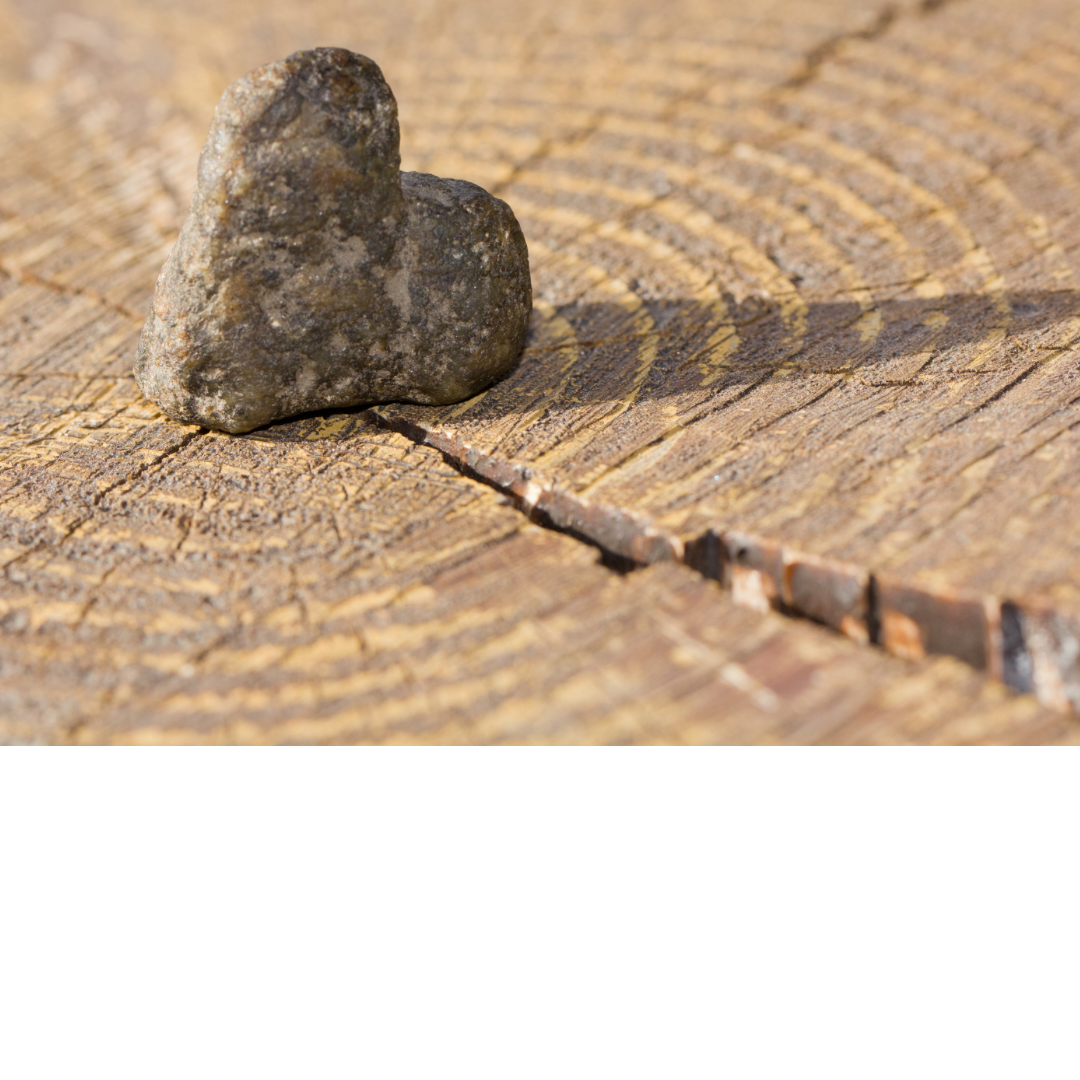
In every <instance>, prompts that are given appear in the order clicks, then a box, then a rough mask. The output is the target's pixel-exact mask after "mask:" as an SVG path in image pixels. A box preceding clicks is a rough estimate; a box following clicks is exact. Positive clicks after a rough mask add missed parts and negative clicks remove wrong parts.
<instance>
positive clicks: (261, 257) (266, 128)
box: [135, 49, 532, 432]
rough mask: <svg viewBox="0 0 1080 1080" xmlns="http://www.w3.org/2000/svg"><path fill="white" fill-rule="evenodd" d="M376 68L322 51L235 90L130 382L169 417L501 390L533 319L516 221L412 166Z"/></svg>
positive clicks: (220, 118)
mask: <svg viewBox="0 0 1080 1080" xmlns="http://www.w3.org/2000/svg"><path fill="white" fill-rule="evenodd" d="M400 160H401V159H400V155H399V152H398V121H397V104H396V102H395V101H394V96H393V94H392V93H391V92H390V88H389V87H388V86H387V85H386V82H385V80H384V79H383V76H382V72H380V70H379V68H378V66H377V65H376V64H375V63H374V62H373V61H371V60H369V59H367V57H364V56H359V55H357V54H355V53H351V52H348V51H347V50H345V49H313V50H311V51H309V52H301V53H295V54H294V55H292V56H290V57H289V58H288V59H286V60H281V61H278V62H277V63H273V64H268V65H267V66H266V67H262V68H258V69H257V70H255V71H253V72H251V73H250V74H248V75H245V76H244V77H243V78H242V79H240V80H239V81H238V82H236V83H234V84H233V85H232V86H231V87H229V89H228V90H227V91H226V92H225V94H224V96H223V97H222V99H221V102H220V103H219V105H218V107H217V111H216V113H215V114H214V121H213V124H212V126H211V128H210V134H209V136H208V137H207V140H206V145H205V147H204V148H203V152H202V156H201V158H200V160H199V174H198V182H197V185H196V189H195V195H194V197H193V199H192V203H191V210H190V212H189V214H188V217H187V220H186V221H185V223H184V227H183V230H182V231H181V233H180V238H179V240H178V241H177V244H176V247H175V248H174V249H173V251H172V253H171V254H170V255H169V258H168V260H167V261H166V263H165V266H164V268H163V269H162V271H161V276H160V277H159V278H158V283H157V291H156V292H155V294H154V302H153V306H152V309H151V312H150V315H149V317H148V319H147V321H146V326H145V327H144V329H143V334H142V339H141V341H140V344H139V354H138V357H137V359H136V362H135V378H136V380H137V382H138V384H139V388H140V389H141V390H142V392H143V393H144V394H145V395H146V396H147V397H148V398H150V399H151V400H153V401H155V402H156V403H157V404H158V405H159V406H160V407H161V408H162V409H163V410H164V411H165V412H166V413H167V414H168V415H169V416H171V417H172V418H173V419H176V420H182V421H185V422H188V423H196V424H202V425H204V426H206V427H211V428H217V429H219V430H222V431H231V432H242V431H250V430H251V429H252V428H256V427H259V426H260V425H263V424H268V423H271V422H272V421H274V420H279V419H282V418H284V417H287V416H294V415H296V414H297V413H302V412H308V411H311V410H318V409H326V408H333V407H343V406H348V405H358V404H364V403H372V402H378V401H411V402H418V403H420V404H430V405H445V404H449V403H451V402H455V401H461V400H463V399H464V398H467V397H469V396H471V395H473V394H475V393H478V392H479V391H480V390H482V389H483V388H484V387H485V386H487V385H488V384H490V383H491V382H493V381H494V380H495V379H497V378H499V377H500V376H501V375H503V374H505V372H506V371H507V370H508V369H509V368H510V367H511V365H512V364H513V363H514V360H515V358H516V357H517V355H518V353H519V352H520V351H521V346H522V343H523V341H524V337H525V330H526V327H527V324H528V320H529V314H530V312H531V309H532V288H531V285H530V282H529V255H528V250H527V248H526V246H525V238H524V237H523V236H522V234H521V228H520V227H519V225H518V223H517V219H516V218H515V217H514V214H513V211H511V209H510V207H509V206H507V205H506V203H504V202H503V201H502V200H500V199H496V198H495V197H494V196H492V195H489V194H488V193H487V192H486V191H484V190H483V188H479V187H477V186H476V185H475V184H470V183H467V182H466V181H464V180H443V179H440V178H439V177H436V176H429V175H427V174H425V173H402V172H401V171H400V168H399V166H400Z"/></svg>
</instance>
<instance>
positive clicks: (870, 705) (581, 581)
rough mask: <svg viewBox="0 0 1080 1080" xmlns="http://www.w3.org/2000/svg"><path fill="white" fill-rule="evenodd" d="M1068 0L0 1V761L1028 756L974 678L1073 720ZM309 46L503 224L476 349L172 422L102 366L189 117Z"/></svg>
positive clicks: (1059, 728) (1042, 729)
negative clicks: (191, 750)
mask: <svg viewBox="0 0 1080 1080" xmlns="http://www.w3.org/2000/svg"><path fill="white" fill-rule="evenodd" d="M3 3H6V6H2V4H3ZM976 9H977V12H978V17H977V18H976V17H974V15H973V12H974V11H975V10H976ZM1078 14H1080V13H1078V12H1077V11H1076V10H1074V7H1073V5H1071V4H1069V3H1067V2H1064V0H1035V2H1034V3H1027V4H1019V3H1005V2H1001V0H985V2H979V3H976V2H975V0H953V2H951V3H950V2H946V3H922V4H920V3H894V4H891V5H890V4H881V5H880V6H878V7H877V8H876V9H875V8H873V7H872V6H870V5H864V4H862V3H854V2H850V3H849V2H842V0H829V2H819V0H809V2H794V0H785V2H777V3H771V4H769V3H763V4H760V5H754V7H753V10H746V5H738V4H733V3H700V4H695V3H686V2H676V3H673V4H666V5H662V6H657V5H655V4H644V3H642V4H633V3H623V4H602V3H583V4H581V5H579V6H578V7H577V8H568V7H565V6H561V5H550V6H548V5H545V4H542V3H541V4H529V5H527V6H517V5H513V4H468V5H452V4H450V3H448V2H443V0H436V2H434V3H427V4H421V3H419V2H416V3H409V2H407V3H403V4H399V5H394V6H393V10H392V11H387V10H386V7H385V6H384V5H374V4H344V3H338V4H331V3H323V2H321V0H315V2H313V3H306V4H304V5H297V4H295V3H288V4H285V3H270V4H263V3H260V4H254V3H250V4H249V3H229V4H218V5H212V4H209V3H206V4H184V5H179V4H177V5H169V4H150V3H130V2H129V3H124V2H120V3H110V4H105V3H102V2H97V0H80V2H78V3H66V4H65V5H64V6H63V8H59V7H52V6H50V5H49V4H38V3H35V4H33V5H31V4H29V3H25V4H23V3H19V2H15V3H12V2H11V0H2V2H0V93H2V95H3V102H4V108H3V110H2V115H0V148H2V150H3V154H2V155H0V350H2V352H0V372H2V382H3V387H4V398H3V401H2V403H0V455H2V460H3V462H4V469H3V474H2V477H0V485H2V493H0V500H2V501H0V545H2V547H3V551H2V552H0V555H2V558H3V561H4V570H3V574H4V577H3V580H2V581H0V606H2V607H3V621H2V624H0V625H2V626H3V634H2V637H0V659H2V660H3V664H4V667H3V670H2V673H0V695H2V696H0V714H2V717H3V719H2V720H0V734H2V735H3V737H5V738H8V739H15V740H35V739H41V740H56V741H65V740H75V741H78V740H84V741H108V740H113V739H121V740H135V741H138V740H146V741H162V740H164V741H170V740H172V741H204V740H209V741H215V740H216V741H289V740H292V741H318V740H350V741H355V740H394V739H409V740H415V739H431V740H436V741H449V740H453V741H500V740H504V741H506V740H509V741H529V740H552V739H562V740H569V741H657V740H659V741H681V740H691V741H700V740H705V741H784V740H787V741H1009V740H1071V739H1072V738H1073V735H1074V732H1075V728H1074V727H1073V725H1074V721H1072V720H1071V719H1068V718H1065V717H1061V718H1056V717H1054V716H1053V715H1052V714H1051V713H1048V712H1046V711H1045V710H1043V709H1041V708H1040V707H1039V706H1038V705H1037V704H1035V702H1034V701H1033V699H1032V698H1030V697H1014V696H1011V695H1009V694H1008V692H1007V691H1005V690H1002V689H998V688H995V687H993V686H992V685H991V683H990V682H988V681H987V676H989V677H990V679H998V680H1004V681H1005V682H1006V683H1008V684H1010V685H1012V686H1013V687H1015V688H1016V689H1019V690H1034V691H1035V692H1036V693H1037V694H1038V696H1039V697H1040V698H1041V699H1042V701H1043V702H1044V703H1045V704H1047V705H1050V706H1054V707H1055V708H1056V709H1058V710H1065V709H1069V708H1071V707H1075V706H1076V705H1077V704H1080V666H1078V665H1080V644H1078V632H1080V590H1078V587H1077V586H1078V584H1080V582H1078V576H1077V573H1076V571H1075V569H1074V567H1075V565H1076V554H1077V553H1076V543H1077V541H1076V540H1074V538H1073V537H1074V529H1073V527H1072V526H1073V522H1074V520H1075V519H1076V516H1077V515H1076V510H1077V508H1078V505H1080V504H1078V499H1080V493H1078V491H1077V482H1076V480H1075V478H1074V477H1075V475H1076V470H1075V468H1074V459H1075V457H1076V454H1077V448H1078V444H1077V438H1078V437H1077V435H1076V431H1075V428H1076V425H1077V424H1080V412H1078V411H1077V410H1078V405H1077V402H1080V386H1078V385H1077V383H1078V378H1080V377H1078V372H1077V354H1076V351H1075V344H1076V341H1077V339H1078V336H1080V289H1078V286H1077V281H1076V278H1075V276H1074V275H1075V272H1076V268H1077V259H1078V258H1080V256H1078V254H1077V242H1078V240H1080V220H1078V211H1080V201H1078V198H1077V196H1078V194H1080V179H1078V175H1077V172H1076V170H1077V168H1078V166H1080V142H1078V140H1080V135H1078V134H1077V127H1076V120H1077V112H1078V110H1080V104H1077V103H1078V102H1080V94H1078V93H1077V91H1078V90H1080V18H1078ZM316 44H334V45H344V46H347V47H350V48H353V49H356V50H358V51H361V52H364V53H366V54H368V55H370V56H372V57H373V58H375V59H376V60H377V61H378V62H379V63H380V65H381V66H382V67H383V70H384V72H385V74H386V76H387V78H388V81H389V82H390V84H391V86H392V87H393V88H394V90H395V93H396V95H397V97H398V101H399V106H400V110H401V118H402V151H403V167H404V168H413V169H423V170H427V171H431V172H435V173H439V174H441V175H449V176H457V177H461V178H464V179H469V180H474V181H476V182H477V183H481V184H483V185H484V186H486V187H488V188H489V189H490V190H492V191H495V192H496V193H497V194H499V195H500V196H502V197H503V198H505V199H507V200H508V201H509V202H510V204H511V205H512V206H513V208H514V209H515V211H516V213H517V215H518V217H519V220H520V221H521V223H522V226H523V228H524V230H525V234H526V237H527V240H528V242H529V246H530V253H531V260H532V266H533V274H534V289H535V295H536V305H535V312H534V318H533V324H532V328H531V330H530V336H529V340H528V342H527V347H526V350H525V352H524V354H523V356H522V359H521V361H520V363H519V365H518V366H517V368H516V369H515V370H514V372H512V374H511V375H510V377H509V378H507V379H506V380H504V381H503V382H500V383H499V384H497V385H496V386H495V387H493V388H492V389H490V390H489V391H488V392H487V393H485V394H483V395H481V396H479V397H477V398H475V399H472V400H471V401H469V402H466V403H464V404H462V405H459V406H454V407H448V408H445V409H430V408H426V409H425V408H419V407H412V406H399V405H382V406H379V407H378V408H376V409H373V410H367V411H364V410H357V411H354V412H351V413H343V414H335V415H331V416H327V417H321V418H310V419H307V420H301V421H296V422H292V423H290V424H285V425H279V426H277V427H274V428H270V429H267V430H265V431H262V432H256V433H254V434H252V435H251V436H247V437H243V438H232V437H226V436H220V435H215V434H210V433H207V432H205V431H203V430H201V429H197V428H184V427H182V426H179V425H175V424H172V423H170V422H168V421H166V420H164V418H162V417H161V416H160V414H159V413H158V412H157V410H156V409H154V408H153V406H151V405H149V404H148V403H147V402H145V401H143V400H142V399H141V398H140V397H139V395H138V392H137V390H136V389H135V388H134V385H133V382H132V380H131V377H130V369H131V362H132V359H133V357H134V346H135V341H136V340H137V335H138V331H139V328H140V325H141V320H142V318H143V314H144V312H145V310H146V307H147V305H148V303H149V298H150V295H151V293H152V289H153V283H154V279H155V277H156V273H157V270H158V269H159V267H160V265H161V262H162V261H163V259H164V257H165V255H166V254H167V252H168V250H169V248H170V246H171V244H172V242H173V241H174V240H175V236H176V233H177V230H178V228H179V224H180V222H181V221H182V217H183V213H184V211H185V209H186V203H187V200H188V198H189V196H190V190H191V186H192V182H193V179H194V167H195V161H196V158H197V154H198V150H199V147H200V145H201V141H202V138H203V136H204V134H205V131H206V128H207V126H208V123H209V117H210V113H211V111H212V109H213V105H214V103H215V101H216V99H217V97H218V95H219V94H220V92H221V90H222V89H224V87H225V85H227V83H228V82H230V81H231V80H232V79H234V78H236V77H237V76H238V75H240V74H241V73H243V71H245V70H247V69H249V68H250V67H252V66H254V65H256V64H258V63H261V62H264V61H266V60H269V59H273V58H276V57H279V56H283V55H285V54H287V53H288V52H290V51H293V50H295V49H297V48H302V47H307V46H311V45H316ZM424 443H427V444H429V445H419V444H424ZM492 486H494V487H496V488H502V489H503V491H504V492H505V496H506V497H502V498H501V497H500V495H499V494H498V493H497V492H496V491H493V490H491V487H492ZM530 517H531V518H532V519H533V520H535V521H538V522H540V523H542V524H555V525H557V526H559V527H561V528H563V529H565V530H568V531H569V532H570V534H571V535H558V534H556V533H553V532H551V531H550V530H544V529H538V528H537V527H536V526H535V525H532V524H529V522H528V519H529V518H530ZM588 542H591V543H592V544H595V545H597V546H599V547H601V548H603V549H605V550H606V551H607V552H608V553H609V555H610V557H608V558H607V559H606V562H607V564H608V565H603V564H602V563H600V562H598V561H597V558H598V552H597V549H596V547H593V546H590V544H589V543H588ZM627 560H629V561H630V562H633V563H637V564H653V565H651V566H650V567H649V568H648V569H639V570H635V571H633V572H632V573H620V572H619V571H620V570H625V569H626V566H627V565H629V562H628V561H627ZM679 562H682V563H685V564H687V565H685V566H679V565H673V564H677V563H679ZM707 578H715V579H717V580H718V581H719V582H720V583H722V584H723V585H725V586H727V587H728V588H729V589H730V590H731V594H730V596H725V595H724V594H723V592H721V590H720V588H719V587H718V585H717V584H716V583H715V582H712V581H709V580H706V579H707ZM732 601H735V602H737V604H739V605H742V608H740V607H738V606H736V603H733V602H732ZM769 607H775V608H780V609H782V610H784V611H787V612H789V613H795V614H802V615H808V616H810V617H811V618H813V619H815V620H817V621H819V622H823V623H826V624H828V625H830V626H832V627H834V628H835V629H837V630H840V631H842V632H843V634H846V635H847V636H848V638H849V639H853V640H845V639H844V637H842V636H840V635H838V634H835V633H833V632H831V631H829V630H826V629H824V628H821V627H817V626H813V625H811V624H810V623H809V622H807V621H796V620H790V619H784V618H781V617H779V616H777V615H773V614H771V613H768V612H767V609H768V608H769ZM747 609H750V610H747ZM866 643H878V644H882V645H884V646H886V648H887V649H889V650H891V651H892V652H893V653H894V654H898V656H899V657H900V658H899V659H898V658H896V657H889V656H887V655H885V654H884V653H882V652H880V651H879V650H874V649H869V648H865V647H864V645H865V644H866ZM932 653H946V654H951V655H952V656H953V657H957V658H959V659H960V660H963V661H965V662H966V665H967V666H964V665H961V664H959V663H957V662H956V661H953V660H951V659H936V660H934V659H924V657H925V656H926V655H927V654H932ZM972 667H974V668H977V669H982V670H983V671H984V672H985V674H984V675H978V674H976V673H975V672H973V671H971V670H970V669H971V668H972ZM795 671H797V672H799V674H798V675H794V674H792V672H795Z"/></svg>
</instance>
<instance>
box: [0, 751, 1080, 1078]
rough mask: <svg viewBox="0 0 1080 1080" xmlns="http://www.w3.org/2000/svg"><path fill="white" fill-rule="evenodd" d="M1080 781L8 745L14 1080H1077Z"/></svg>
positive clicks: (4, 899) (768, 762)
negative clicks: (100, 1079)
mask: <svg viewBox="0 0 1080 1080" xmlns="http://www.w3.org/2000/svg"><path fill="white" fill-rule="evenodd" d="M1076 774H1077V769H1076V767H1075V764H1074V762H1073V759H1072V756H1071V754H1069V753H1067V752H1061V751H1041V750H1034V751H1015V750H1013V751H1009V750H987V751H971V750H949V751H942V750H937V751H902V752H901V751H865V750H864V751H835V750H834V751H821V750H784V751H777V750H730V749H727V750H715V751H685V750H674V749H667V750H651V751H646V750H631V751H627V750H448V749H442V750H439V749H433V750H404V751H395V750H347V751H340V750H339V751H326V750H316V749H303V750H266V751H259V750H191V751H178V750H160V751H159V750H127V751H117V750H91V751H87V750H81V751H76V750H73V751H57V750H47V751H45V750H32V749H24V750H7V751H4V752H3V754H2V755H0V815H2V816H0V1076H3V1077H5V1078H9V1080H36V1078H39V1077H40V1078H50V1080H51V1078H54V1077H55V1078H80V1080H81V1078H83V1077H97V1076H101V1077H108V1078H110V1080H125V1078H128V1077H131V1078H136V1077H137V1078H139V1080H169V1078H174V1077H175V1078H184V1080H194V1078H199V1080H204V1078H205V1080H212V1078H218V1077H221V1078H229V1080H237V1078H245V1077H252V1078H258V1080H264V1078H274V1077H290V1078H291V1077H303V1078H317V1080H324V1078H325V1080H332V1078H338V1077H372V1078H378V1080H383V1078H386V1080H397V1078H401V1077H410V1078H411V1077H417V1078H425V1080H426V1078H429V1077H432V1078H434V1077H438V1078H440V1080H441V1078H443V1077H448V1076H449V1077H458V1076H460V1077H467V1078H469V1080H487V1078H492V1080H494V1078H498V1080H519V1078H520V1080H528V1078H543V1080H554V1078H559V1080H576V1078H579V1077H580V1078H583V1080H584V1078H588V1080H597V1078H606V1077H612V1078H618V1080H624V1078H628V1077H629V1078H633V1077H650V1078H652V1077H656V1078H664V1080H668V1078H680V1080H682V1078H688V1080H691V1078H698V1077H725V1078H727V1077H733V1078H739V1080H742V1078H747V1080H756V1078H758V1077H770V1078H771V1077H778V1078H789V1077H790V1078H796V1077H797V1078H800V1080H801V1078H803V1077H818V1076H820V1077H827V1078H829V1080H844V1078H848V1077H851V1078H858V1080H879V1078H892V1077H896V1078H904V1080H910V1078H919V1080H928V1078H937V1077H941V1078H943V1080H944V1078H948V1080H957V1078H961V1077H977V1078H979V1080H985V1078H987V1077H998V1076H1000V1077H1024V1078H1028V1077H1031V1078H1039V1080H1046V1078H1056V1077H1069V1078H1070V1080H1075V1078H1076V1077H1077V1076H1078V1074H1080V1049H1078V1039H1077V1036H1076V1027H1075V1026H1074V1025H1076V1024H1077V1023H1078V1019H1077V1018H1078V1014H1080V1009H1078V1007H1080V991H1078V985H1080V931H1078V907H1080V890H1078V888H1077V885H1078V875H1077V843H1076V839H1075V834H1076V830H1077V822H1078V820H1080V783H1078V781H1077V775H1076Z"/></svg>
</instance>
